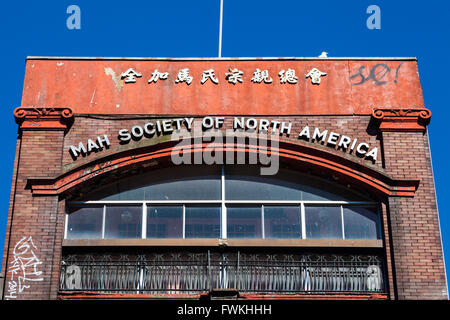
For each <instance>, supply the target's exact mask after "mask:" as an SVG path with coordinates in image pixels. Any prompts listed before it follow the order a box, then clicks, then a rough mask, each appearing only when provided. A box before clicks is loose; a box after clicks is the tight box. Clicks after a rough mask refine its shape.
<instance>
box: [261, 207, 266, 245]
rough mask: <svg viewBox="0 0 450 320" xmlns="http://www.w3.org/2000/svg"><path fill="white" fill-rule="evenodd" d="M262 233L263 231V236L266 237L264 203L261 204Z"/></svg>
mask: <svg viewBox="0 0 450 320" xmlns="http://www.w3.org/2000/svg"><path fill="white" fill-rule="evenodd" d="M261 233H262V238H263V239H265V238H266V232H265V230H264V205H263V204H262V205H261Z"/></svg>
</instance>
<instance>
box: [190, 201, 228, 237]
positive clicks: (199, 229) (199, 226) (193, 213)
mask: <svg viewBox="0 0 450 320" xmlns="http://www.w3.org/2000/svg"><path fill="white" fill-rule="evenodd" d="M185 236H186V238H220V207H201V206H196V207H194V206H191V207H186V232H185Z"/></svg>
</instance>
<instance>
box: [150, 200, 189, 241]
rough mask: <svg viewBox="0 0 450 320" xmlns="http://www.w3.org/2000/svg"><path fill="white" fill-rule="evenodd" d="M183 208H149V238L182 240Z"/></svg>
mask: <svg viewBox="0 0 450 320" xmlns="http://www.w3.org/2000/svg"><path fill="white" fill-rule="evenodd" d="M182 237H183V207H181V206H177V207H175V206H170V207H169V206H159V207H149V208H147V238H182Z"/></svg>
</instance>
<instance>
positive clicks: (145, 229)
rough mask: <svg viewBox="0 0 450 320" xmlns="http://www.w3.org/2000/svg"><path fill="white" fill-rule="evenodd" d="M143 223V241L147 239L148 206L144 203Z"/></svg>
mask: <svg viewBox="0 0 450 320" xmlns="http://www.w3.org/2000/svg"><path fill="white" fill-rule="evenodd" d="M141 221H142V232H141V236H142V239H145V238H147V204H146V203H145V202H144V203H142V217H141Z"/></svg>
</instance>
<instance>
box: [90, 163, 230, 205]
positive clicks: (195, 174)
mask: <svg viewBox="0 0 450 320" xmlns="http://www.w3.org/2000/svg"><path fill="white" fill-rule="evenodd" d="M220 197H221V168H220V167H217V166H189V167H186V166H176V167H171V168H165V169H159V170H153V171H149V172H147V173H143V174H140V175H136V176H133V177H130V178H125V179H122V180H120V181H119V182H117V183H113V184H109V185H107V186H104V187H101V188H99V189H98V190H96V191H95V192H93V193H89V194H87V195H86V196H84V200H107V201H111V200H121V201H123V200H220Z"/></svg>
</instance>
